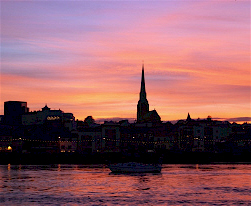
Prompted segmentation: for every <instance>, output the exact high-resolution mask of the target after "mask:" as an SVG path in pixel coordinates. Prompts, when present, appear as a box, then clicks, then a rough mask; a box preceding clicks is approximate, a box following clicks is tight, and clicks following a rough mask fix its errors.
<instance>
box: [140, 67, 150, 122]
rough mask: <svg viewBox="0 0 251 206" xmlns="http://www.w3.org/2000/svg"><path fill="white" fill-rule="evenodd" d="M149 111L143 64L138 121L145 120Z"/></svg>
mask: <svg viewBox="0 0 251 206" xmlns="http://www.w3.org/2000/svg"><path fill="white" fill-rule="evenodd" d="M148 112H149V104H148V101H147V99H146V88H145V75H144V64H143V65H142V76H141V88H140V94H139V101H138V106H137V122H144V116H145V115H146V114H147V113H148Z"/></svg>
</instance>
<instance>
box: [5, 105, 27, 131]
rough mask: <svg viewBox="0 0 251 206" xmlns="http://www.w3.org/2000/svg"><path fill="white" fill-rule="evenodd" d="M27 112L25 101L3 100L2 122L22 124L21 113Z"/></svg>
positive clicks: (14, 124)
mask: <svg viewBox="0 0 251 206" xmlns="http://www.w3.org/2000/svg"><path fill="white" fill-rule="evenodd" d="M27 112H29V108H28V107H27V102H22V101H8V102H4V124H6V125H11V126H18V125H21V124H22V115H23V114H26V113H27Z"/></svg>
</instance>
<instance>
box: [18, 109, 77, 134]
mask: <svg viewBox="0 0 251 206" xmlns="http://www.w3.org/2000/svg"><path fill="white" fill-rule="evenodd" d="M49 123H51V124H54V125H55V124H61V123H62V124H63V125H64V127H66V128H68V130H69V131H72V130H75V129H76V123H75V117H74V115H73V114H72V113H64V112H63V111H62V110H60V109H59V110H52V109H50V108H49V107H48V106H47V105H45V106H44V107H43V108H42V110H39V111H33V112H29V113H26V114H24V115H22V125H24V126H29V125H43V124H49Z"/></svg>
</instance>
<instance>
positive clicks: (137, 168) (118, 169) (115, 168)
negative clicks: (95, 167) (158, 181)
mask: <svg viewBox="0 0 251 206" xmlns="http://www.w3.org/2000/svg"><path fill="white" fill-rule="evenodd" d="M108 167H109V169H110V170H111V171H112V172H114V173H143V172H144V173H145V172H156V173H160V172H161V169H162V165H161V164H144V163H138V162H127V163H114V164H109V165H108Z"/></svg>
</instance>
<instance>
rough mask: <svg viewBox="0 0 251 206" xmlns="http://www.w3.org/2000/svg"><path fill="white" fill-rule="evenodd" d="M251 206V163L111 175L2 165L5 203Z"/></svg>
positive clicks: (92, 168)
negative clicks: (153, 172) (241, 205)
mask: <svg viewBox="0 0 251 206" xmlns="http://www.w3.org/2000/svg"><path fill="white" fill-rule="evenodd" d="M240 204H243V205H251V165H248V164H236V165H232V164H231V165H230V164H226V165H163V169H162V172H161V173H160V174H151V173H149V174H112V173H110V170H109V169H108V168H106V167H105V166H103V165H89V166H88V165H1V166H0V205H240Z"/></svg>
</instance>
